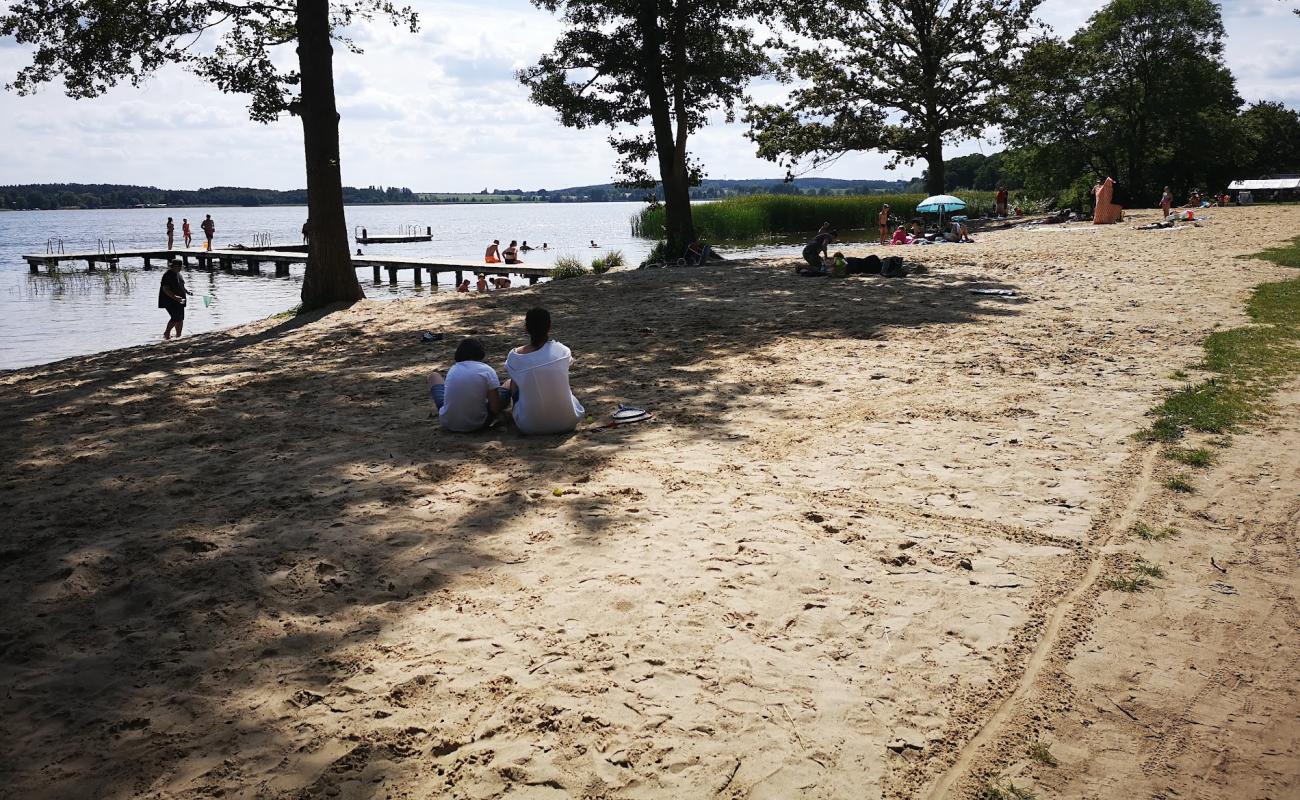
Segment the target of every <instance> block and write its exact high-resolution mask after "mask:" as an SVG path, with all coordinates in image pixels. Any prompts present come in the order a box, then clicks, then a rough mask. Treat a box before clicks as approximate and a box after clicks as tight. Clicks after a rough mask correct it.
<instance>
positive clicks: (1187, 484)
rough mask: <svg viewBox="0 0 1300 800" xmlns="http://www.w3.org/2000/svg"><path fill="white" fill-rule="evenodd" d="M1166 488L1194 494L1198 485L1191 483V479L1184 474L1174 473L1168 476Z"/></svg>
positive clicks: (1180, 492)
mask: <svg viewBox="0 0 1300 800" xmlns="http://www.w3.org/2000/svg"><path fill="white" fill-rule="evenodd" d="M1165 488H1166V489H1169V490H1170V491H1174V492H1178V493H1179V494H1192V493H1193V492H1195V491H1196V487H1195V486H1193V485H1192V484H1191V481H1189V480H1187V478H1186V477H1184V476H1182V475H1172V476H1170V477H1169V478H1166V479H1165Z"/></svg>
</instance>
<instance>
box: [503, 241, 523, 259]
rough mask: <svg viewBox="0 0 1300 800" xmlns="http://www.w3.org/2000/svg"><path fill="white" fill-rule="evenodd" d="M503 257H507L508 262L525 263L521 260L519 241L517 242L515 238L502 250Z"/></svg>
mask: <svg viewBox="0 0 1300 800" xmlns="http://www.w3.org/2000/svg"><path fill="white" fill-rule="evenodd" d="M501 257H502V258H504V259H505V261H506V263H507V264H522V263H524V262H522V261H520V260H519V243H518V242H516V241H515V240H514V239H511V240H510V244H509V245H508V246H507V247H506V249H505V250H503V251H501Z"/></svg>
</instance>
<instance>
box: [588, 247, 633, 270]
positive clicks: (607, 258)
mask: <svg viewBox="0 0 1300 800" xmlns="http://www.w3.org/2000/svg"><path fill="white" fill-rule="evenodd" d="M625 263H627V262H626V260H625V259H624V258H623V251H622V250H610V251H609V252H607V253H605V255H603V256H596V257H595V258H593V259H592V260H591V271H592V272H594V273H596V274H597V275H603V274H605V273H606V272H609V271H610V270H611V269H613V268H614V267H621V266H623V265H624V264H625Z"/></svg>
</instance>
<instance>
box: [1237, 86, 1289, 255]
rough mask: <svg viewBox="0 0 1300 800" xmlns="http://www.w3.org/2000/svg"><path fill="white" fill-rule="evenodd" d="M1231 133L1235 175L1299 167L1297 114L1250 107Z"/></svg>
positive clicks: (1265, 105)
mask: <svg viewBox="0 0 1300 800" xmlns="http://www.w3.org/2000/svg"><path fill="white" fill-rule="evenodd" d="M1235 131H1236V143H1237V152H1236V157H1237V158H1236V161H1237V165H1236V166H1237V171H1238V173H1239V175H1241V176H1244V177H1251V178H1253V177H1256V176H1259V175H1265V174H1269V173H1277V172H1293V171H1294V170H1295V169H1296V167H1297V165H1300V112H1297V111H1296V110H1294V109H1290V108H1287V107H1286V106H1284V105H1282V104H1281V103H1277V102H1269V101H1264V102H1259V103H1254V104H1252V105H1251V106H1250V107H1248V108H1247V109H1245V110H1244V111H1242V112H1241V115H1240V116H1239V117H1237V121H1236V125H1235ZM1293 266H1300V264H1295V265H1293Z"/></svg>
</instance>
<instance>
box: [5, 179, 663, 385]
mask: <svg viewBox="0 0 1300 800" xmlns="http://www.w3.org/2000/svg"><path fill="white" fill-rule="evenodd" d="M639 208H640V204H639V203H573V204H567V203H566V204H561V203H508V204H507V203H501V204H488V203H484V204H482V205H474V204H466V205H443V206H429V205H414V206H352V207H349V208H348V209H347V218H348V224H349V226H358V227H359V226H362V225H364V226H365V227H366V228H367V230H368V231H369V232H370V234H372V235H375V234H395V233H398V232H399V229H400V228H401V227H402V226H404V225H418V226H419V227H420V229H421V230H423V229H424V228H425V227H430V228H432V229H433V241H431V242H414V243H410V244H389V245H368V246H362V249H363V250H364V251H365V253H366V254H367V255H381V254H394V255H409V256H425V257H442V258H455V259H481V258H482V257H483V250H484V248H486V247H487V244H488V243H489V242H490V241H491V240H493V239H500V240H501V244H502V247H504V246H505V245H506V243H508V242H509V241H510V240H511V239H519V240H520V241H523V240H527V241H528V243H529V244H530V245H533V246H534V247H540V246H541V244H542V243H543V242H547V243H548V244H549V245H550V249H549V250H548V251H547V252H545V253H543V252H541V251H539V250H535V251H533V252H531V253H529V254H528V255H527V257H526V258H525V260H526V262H527V263H529V264H540V265H547V264H550V263H553V262H554V261H555V259H556V258H557V257H559V256H561V255H565V254H571V255H576V256H578V257H579V258H581V259H582V260H583V261H584V262H589V261H590V259H591V258H592V257H593V256H595V255H598V254H600V253H603V252H604V251H605V250H610V249H616V250H622V251H623V254H624V256H626V258H627V260H628V262H630V263H633V264H635V263H637V262H638V261H640V260H641V259H642V258H644V257H645V255H646V253H647V252H649V249H650V246H651V243H649V242H646V241H644V240H641V239H636V238H633V236H632V233H631V225H630V222H629V221H630V219H631V217H632V215H633V214H634V213H636V211H637V210H638V209H639ZM206 213H210V214H212V218H213V220H214V221H215V222H216V225H217V231H216V235H215V236H214V237H213V244H214V246H216V247H225V246H227V245H229V244H233V243H245V244H251V243H253V241H254V238H255V237H256V236H258V235H270V237H271V241H272V242H273V243H286V242H298V241H301V238H302V237H301V233H300V232H301V229H302V223H303V221H304V220H305V219H306V216H307V210H306V208H305V207H303V206H277V207H272V208H161V209H159V208H150V209H120V210H96V211H12V212H0V369H13V368H15V367H24V366H30V365H33V364H43V363H47V362H50V361H56V360H58V359H61V358H67V357H69V356H77V355H84V354H87V353H94V352H100V351H103V350H112V349H115V348H119V347H127V346H131V345H138V344H144V343H147V342H155V341H159V340H161V338H162V332H163V328H164V327H166V324H167V313H166V312H165V311H163V310H162V309H160V308H158V307H157V306H158V303H157V301H158V283H159V281H160V279H161V277H162V270H161V269H156V270H154V271H152V272H144V271H143V270H141V269H140V268H139V266H140V261H139V260H137V259H131V260H127V261H124V262H123V267H124V269H123V270H119V272H118V273H116V274H114V273H109V272H108V271H107V270H101V271H99V272H96V273H92V274H87V273H86V271H85V262H81V263H78V264H68V265H66V266H65V269H66V270H69V271H70V272H72V273H73V274H72V275H70V276H65V278H64V279H63V280H62V281H55V280H52V279H51V278H49V277H48V276H46V275H45V274H44V273H43V272H42V274H41V275H39V276H37V275H31V274H30V273H29V272H28V267H27V263H26V262H25V261H23V260H22V258H21V256H22V255H24V254H30V253H44V252H45V249H46V243H47V241H49V240H51V239H62V240H63V247H64V249H65V250H66V251H67V252H70V253H71V252H87V251H89V252H97V251H98V250H99V249H100V247H101V241H102V245H103V246H104V247H107V246H108V244H109V242H110V240H111V242H112V245H113V246H114V247H115V249H117V250H131V249H137V248H142V247H159V248H161V247H164V246H166V243H167V237H166V222H167V217H169V216H170V217H172V218H173V219H174V220H175V223H176V245H177V246H178V247H179V246H181V245H182V242H181V219H182V218H183V217H187V218H189V220H190V224H191V226H192V227H193V230H194V234H195V243H196V246H200V245H199V243H201V242H202V241H203V234H202V232H201V231H200V230H199V221H200V220H202V219H203V215H204V214H206ZM592 239H594V240H595V241H596V242H597V243H598V244H599V245H600V249H599V250H592V249H591V247H590V246H589V242H590V240H592ZM355 247H356V246H355V245H354V246H353V248H354V250H355ZM268 267H269V265H263V270H266V269H268ZM271 274H272V275H274V270H271ZM357 275H358V277H359V278H360V279H361V283H362V286H363V287H364V288H365V290H366V296H367V297H370V298H373V299H381V300H382V299H385V298H393V297H402V296H408V297H409V296H411V295H414V294H423V293H428V292H430V291H449V290H451V289H452V283H451V282H452V280H453V278H452V276H450V275H444V276H440V277H441V280H442V284H441V285H440V286H439V287H438V289H436V290H435V289H432V288H431V287H429V286H428V284H427V282H426V284H425V286H424V288H423V289H421V288H417V287H415V286H412V285H411V282H412V276H411V273H410V272H409V271H405V272H402V273H399V282H400V285H399V286H398V287H396V288H390V287H389V286H388V285H387V283H386V280H387V276H386V275H385V283H384V284H383V285H380V286H376V285H374V284H373V283H372V282H371V274H370V269H369V268H368V267H367V268H364V269H362V270H360V271H358V273H357ZM516 280H518V279H516ZM185 282H186V287H187V288H189V289H190V290H191V291H192V292H194V295H195V296H194V297H192V298H190V305H189V308H188V309H187V311H186V315H185V317H186V318H185V334H186V335H190V334H194V333H202V332H204V331H211V330H216V329H219V328H228V327H231V326H233V325H241V324H244V323H246V322H251V321H253V320H256V319H261V318H263V317H266V316H269V315H271V314H276V313H279V312H282V311H285V310H287V309H289V308H292V307H293V306H295V305H297V303H298V293H299V290H300V288H301V283H302V266H301V265H296V266H294V267H293V272H292V274H291V275H290V276H289V277H288V278H275V277H268V276H265V275H263V276H262V277H254V276H241V275H228V274H224V273H220V272H217V273H213V274H210V273H208V272H206V271H203V270H190V271H187V272H186V273H185ZM204 296H207V298H209V301H210V302H209V303H208V304H205V303H204Z"/></svg>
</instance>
